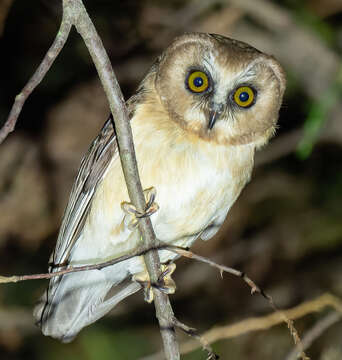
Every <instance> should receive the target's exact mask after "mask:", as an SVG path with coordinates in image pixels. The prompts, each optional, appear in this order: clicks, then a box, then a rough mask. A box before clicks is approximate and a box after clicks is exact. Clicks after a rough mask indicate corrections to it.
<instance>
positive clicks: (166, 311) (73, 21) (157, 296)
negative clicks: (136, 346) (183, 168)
mask: <svg viewBox="0 0 342 360" xmlns="http://www.w3.org/2000/svg"><path fill="white" fill-rule="evenodd" d="M72 25H75V27H76V29H77V31H78V32H79V33H80V35H81V37H82V38H83V40H84V42H85V44H86V46H87V48H88V50H89V52H90V55H91V57H92V59H93V61H94V64H95V66H96V69H97V71H98V74H99V77H100V80H101V83H102V85H103V87H104V90H105V93H106V95H107V98H108V102H109V105H110V109H111V112H112V115H113V118H114V121H115V130H116V135H117V141H118V145H119V152H120V159H121V164H122V169H123V173H124V176H125V180H126V184H127V189H128V194H129V197H130V200H131V202H132V204H133V205H134V206H135V208H136V209H137V211H139V212H141V213H143V212H144V210H145V206H146V204H145V197H144V195H143V191H142V186H141V182H140V178H139V174H138V166H137V161H136V157H135V151H134V144H133V140H132V130H131V127H130V122H129V118H128V112H127V108H126V105H125V102H124V99H123V95H122V92H121V89H120V87H119V84H118V82H117V80H116V77H115V75H114V71H113V69H112V66H111V63H110V61H109V58H108V55H107V53H106V51H105V49H104V47H103V44H102V41H101V39H100V38H99V36H98V34H97V32H96V30H95V27H94V25H93V23H92V21H91V19H90V18H89V16H88V14H87V11H86V9H85V7H84V5H83V3H82V0H63V18H62V22H61V26H60V29H59V31H58V34H57V36H56V38H55V41H54V42H53V44H52V46H51V47H50V49H49V51H48V52H47V54H46V55H45V57H44V59H43V61H42V63H41V64H40V65H39V67H38V69H37V70H36V72H35V73H34V75H33V76H32V78H31V79H30V80H29V81H28V83H27V84H26V86H25V87H24V88H23V90H22V91H21V93H20V94H18V95H17V96H16V98H15V102H14V104H13V107H12V109H11V112H10V114H9V117H8V119H7V121H6V123H5V124H4V126H3V127H2V128H1V130H0V144H1V142H2V141H3V140H4V139H5V138H6V137H7V135H8V134H9V133H10V132H11V131H13V129H14V127H15V124H16V122H17V119H18V116H19V114H20V112H21V110H22V108H23V105H24V102H25V100H26V99H27V98H28V96H29V95H30V94H31V93H32V91H33V90H34V89H35V88H36V86H37V85H38V84H39V83H40V82H41V80H42V79H43V78H44V76H45V74H46V73H47V71H48V70H49V69H50V67H51V65H52V63H53V62H54V60H55V58H56V57H57V55H58V54H59V52H60V50H61V49H62V48H63V46H64V44H65V42H66V40H67V38H68V35H69V33H70V29H71V26H72ZM139 229H140V233H141V235H142V238H143V241H144V244H145V245H146V247H147V248H153V247H154V245H155V244H156V238H155V234H154V231H153V228H152V224H151V221H150V219H149V218H148V217H146V218H143V219H141V221H140V222H139ZM144 258H145V263H146V267H147V270H148V273H149V276H150V280H151V282H152V283H156V282H157V280H158V278H159V276H160V273H161V269H160V260H159V255H158V251H157V250H153V251H149V252H148V253H146V254H145V255H144ZM78 271H81V270H78ZM42 275H43V274H38V278H42ZM31 278H32V277H31ZM27 279H28V278H27ZM1 280H2V281H3V282H4V281H7V280H10V281H12V282H13V281H20V280H25V279H24V278H22V277H19V278H9V279H4V278H2V279H1ZM153 293H154V304H155V308H156V316H157V318H158V320H159V325H160V329H161V334H162V338H163V342H164V351H165V355H166V358H167V359H168V360H177V359H179V358H180V356H179V347H178V343H177V341H176V336H175V329H174V325H173V322H172V319H173V318H174V314H173V311H172V308H171V304H170V301H169V298H168V296H167V295H166V294H164V293H162V292H160V291H159V290H158V289H156V288H153Z"/></svg>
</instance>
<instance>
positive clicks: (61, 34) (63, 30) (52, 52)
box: [0, 12, 72, 144]
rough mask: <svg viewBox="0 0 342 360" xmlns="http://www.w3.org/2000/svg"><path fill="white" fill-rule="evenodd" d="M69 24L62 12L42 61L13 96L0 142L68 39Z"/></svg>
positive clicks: (0, 133)
mask: <svg viewBox="0 0 342 360" xmlns="http://www.w3.org/2000/svg"><path fill="white" fill-rule="evenodd" d="M71 26H72V22H71V19H70V16H68V13H65V12H63V18H62V22H61V26H60V28H59V30H58V33H57V36H56V38H55V40H54V42H53V43H52V45H51V47H50V49H49V50H48V52H47V53H46V55H45V56H44V59H43V61H42V62H41V63H40V65H39V66H38V68H37V70H36V71H35V73H34V74H33V75H32V77H31V78H30V80H29V81H28V82H27V84H26V85H25V86H24V88H23V89H22V90H21V92H20V93H19V94H18V95H17V96H16V97H15V101H14V103H13V106H12V109H11V111H10V113H9V116H8V118H7V120H6V122H5V124H4V125H3V127H2V128H1V129H0V144H1V143H2V142H3V141H4V140H5V139H6V137H7V135H8V134H9V133H10V132H12V131H13V130H14V128H15V124H16V123H17V120H18V117H19V114H20V113H21V110H22V108H23V106H24V103H25V101H26V99H27V98H28V97H29V96H30V94H31V93H32V91H33V90H34V89H35V88H36V87H37V85H38V84H39V83H40V82H41V81H42V80H43V78H44V76H45V75H46V73H47V72H48V71H49V69H50V67H51V65H52V64H53V62H54V61H55V59H56V57H57V56H58V54H59V53H60V51H61V50H62V48H63V46H64V44H65V42H66V41H67V39H68V36H69V33H70V29H71Z"/></svg>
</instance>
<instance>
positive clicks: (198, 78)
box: [187, 71, 209, 93]
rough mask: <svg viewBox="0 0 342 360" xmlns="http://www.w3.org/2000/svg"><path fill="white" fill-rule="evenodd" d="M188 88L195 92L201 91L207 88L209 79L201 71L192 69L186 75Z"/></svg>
mask: <svg viewBox="0 0 342 360" xmlns="http://www.w3.org/2000/svg"><path fill="white" fill-rule="evenodd" d="M187 85H188V88H189V90H190V91H192V92H195V93H201V92H203V91H205V90H207V89H208V87H209V79H208V76H207V75H206V74H205V73H204V72H203V71H194V72H192V73H191V74H190V75H189V76H188V84H187Z"/></svg>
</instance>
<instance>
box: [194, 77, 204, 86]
mask: <svg viewBox="0 0 342 360" xmlns="http://www.w3.org/2000/svg"><path fill="white" fill-rule="evenodd" d="M194 85H195V86H196V87H201V86H202V85H203V79H202V78H201V77H199V76H197V77H196V78H195V79H194Z"/></svg>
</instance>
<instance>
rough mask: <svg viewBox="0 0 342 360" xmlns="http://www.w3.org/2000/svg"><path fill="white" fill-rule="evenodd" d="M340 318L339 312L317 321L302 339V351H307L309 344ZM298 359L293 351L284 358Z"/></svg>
mask: <svg viewBox="0 0 342 360" xmlns="http://www.w3.org/2000/svg"><path fill="white" fill-rule="evenodd" d="M341 318H342V314H341V313H339V312H336V311H334V312H332V313H330V314H328V315H327V316H325V317H324V318H323V319H321V320H320V321H318V322H317V323H316V324H315V325H314V326H313V327H312V328H311V329H310V330H309V331H308V332H307V333H306V334H305V336H304V337H303V338H302V345H303V348H304V349H308V348H309V347H310V346H311V344H312V343H313V342H314V341H315V340H316V339H317V338H319V337H320V336H321V335H322V334H323V333H324V331H326V330H327V329H328V328H329V327H330V326H332V325H334V324H336V323H337V322H338V321H340V320H341ZM297 358H298V350H297V349H293V350H292V351H291V352H290V353H289V354H288V355H287V357H286V360H296V359H297Z"/></svg>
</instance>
